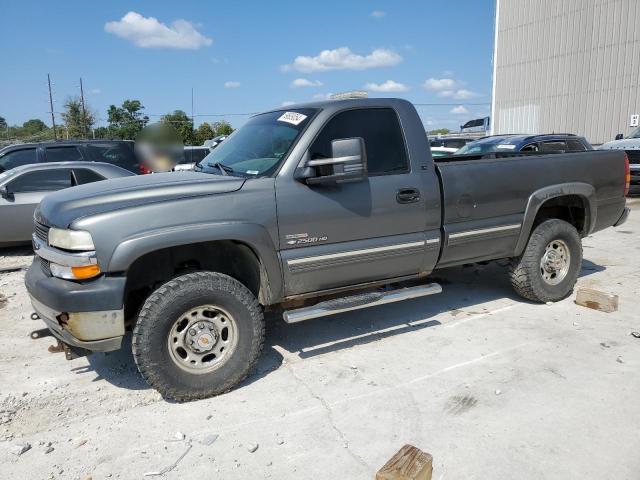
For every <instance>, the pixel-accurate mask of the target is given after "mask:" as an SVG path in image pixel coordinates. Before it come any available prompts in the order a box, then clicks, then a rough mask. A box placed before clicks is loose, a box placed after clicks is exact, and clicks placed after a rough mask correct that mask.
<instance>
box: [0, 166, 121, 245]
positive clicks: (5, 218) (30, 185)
mask: <svg viewBox="0 0 640 480" xmlns="http://www.w3.org/2000/svg"><path fill="white" fill-rule="evenodd" d="M129 176H133V173H131V172H130V171H128V170H125V169H124V168H120V167H118V166H116V165H110V164H108V163H100V162H61V163H34V164H31V165H23V166H21V167H15V168H12V169H11V170H8V171H6V172H4V173H0V247H8V246H11V245H17V244H20V243H28V242H31V234H32V232H33V211H34V210H35V209H36V207H37V206H38V204H39V203H40V200H42V199H43V197H44V196H45V195H47V194H49V193H52V192H56V191H58V190H62V189H63V188H68V187H72V186H75V185H83V184H85V183H91V182H97V181H100V180H106V179H109V178H120V177H129Z"/></svg>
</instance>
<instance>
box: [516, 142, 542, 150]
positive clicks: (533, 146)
mask: <svg viewBox="0 0 640 480" xmlns="http://www.w3.org/2000/svg"><path fill="white" fill-rule="evenodd" d="M520 151H521V152H537V151H538V144H537V143H530V144H529V145H525V146H524V147H522V148H521V149H520Z"/></svg>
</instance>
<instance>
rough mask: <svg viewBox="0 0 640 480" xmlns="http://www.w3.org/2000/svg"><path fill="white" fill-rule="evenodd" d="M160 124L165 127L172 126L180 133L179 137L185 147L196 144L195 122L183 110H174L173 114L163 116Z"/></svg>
mask: <svg viewBox="0 0 640 480" xmlns="http://www.w3.org/2000/svg"><path fill="white" fill-rule="evenodd" d="M160 122H161V123H164V124H165V125H170V126H171V127H172V128H173V129H174V130H175V131H176V132H178V136H179V137H180V138H181V139H182V142H183V143H184V144H185V145H193V144H194V142H195V138H194V132H193V121H192V120H191V118H189V117H188V116H187V114H186V113H184V112H183V111H182V110H174V111H173V113H168V114H167V115H163V116H162V118H161V119H160Z"/></svg>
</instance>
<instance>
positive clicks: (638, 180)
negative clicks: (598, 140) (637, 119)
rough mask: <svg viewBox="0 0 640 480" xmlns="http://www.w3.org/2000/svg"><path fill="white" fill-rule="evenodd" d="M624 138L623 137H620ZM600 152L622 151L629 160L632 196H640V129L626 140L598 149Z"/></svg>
mask: <svg viewBox="0 0 640 480" xmlns="http://www.w3.org/2000/svg"><path fill="white" fill-rule="evenodd" d="M619 136H620V137H622V135H619ZM598 149H599V150H622V151H624V152H625V153H626V154H627V158H628V159H629V174H630V176H631V179H630V188H629V194H630V195H640V127H638V128H636V129H635V130H634V131H632V132H631V133H630V134H629V136H627V137H625V138H618V137H616V140H613V141H611V142H607V143H605V144H603V145H600V147H598Z"/></svg>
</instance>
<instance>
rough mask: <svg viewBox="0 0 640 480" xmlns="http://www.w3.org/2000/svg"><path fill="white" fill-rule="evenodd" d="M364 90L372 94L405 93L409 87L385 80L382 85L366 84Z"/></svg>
mask: <svg viewBox="0 0 640 480" xmlns="http://www.w3.org/2000/svg"><path fill="white" fill-rule="evenodd" d="M364 89H365V90H370V91H372V92H406V91H407V90H409V87H407V86H406V85H404V84H402V83H398V82H394V81H393V80H387V81H386V82H384V83H367V84H365V86H364Z"/></svg>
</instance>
